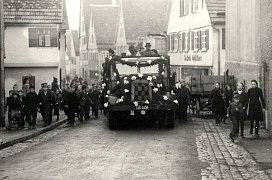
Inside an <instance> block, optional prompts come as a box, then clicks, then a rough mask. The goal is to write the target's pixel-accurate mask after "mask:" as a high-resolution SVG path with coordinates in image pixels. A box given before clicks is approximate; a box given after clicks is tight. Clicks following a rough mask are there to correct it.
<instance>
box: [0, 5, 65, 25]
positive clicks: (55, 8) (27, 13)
mask: <svg viewBox="0 0 272 180" xmlns="http://www.w3.org/2000/svg"><path fill="white" fill-rule="evenodd" d="M62 16H63V0H4V18H5V22H6V23H54V24H61V23H62V22H63V19H62Z"/></svg>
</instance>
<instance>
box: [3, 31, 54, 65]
mask: <svg viewBox="0 0 272 180" xmlns="http://www.w3.org/2000/svg"><path fill="white" fill-rule="evenodd" d="M42 27H45V26H42ZM28 28H29V26H11V27H10V26H8V27H7V28H6V29H5V51H6V60H5V63H9V64H10V63H39V64H44V65H46V64H47V65H48V63H49V64H50V63H51V64H52V63H54V64H59V50H58V47H31V48H30V47H29V41H28ZM15 65H16V64H15Z"/></svg>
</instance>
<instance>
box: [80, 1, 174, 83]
mask: <svg viewBox="0 0 272 180" xmlns="http://www.w3.org/2000/svg"><path fill="white" fill-rule="evenodd" d="M81 3H82V4H81V16H80V35H79V37H80V61H81V62H82V64H83V66H82V72H83V73H82V74H83V77H84V78H85V79H88V80H89V82H98V80H99V79H100V77H99V76H100V74H101V66H102V63H103V62H104V59H105V57H107V56H108V50H109V49H110V48H112V49H113V50H115V52H116V54H118V55H121V54H122V53H127V52H128V47H129V45H135V46H137V45H138V43H140V42H142V39H141V38H142V37H144V36H147V35H148V34H163V33H165V32H166V30H167V24H168V19H169V13H170V6H171V2H170V0H156V1H154V0H138V1H131V0H122V1H121V0H82V1H81ZM97 74H98V75H99V76H96V75H97Z"/></svg>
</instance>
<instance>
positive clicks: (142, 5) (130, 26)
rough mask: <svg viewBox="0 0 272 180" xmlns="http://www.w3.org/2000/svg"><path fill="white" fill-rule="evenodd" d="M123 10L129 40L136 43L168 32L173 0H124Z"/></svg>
mask: <svg viewBox="0 0 272 180" xmlns="http://www.w3.org/2000/svg"><path fill="white" fill-rule="evenodd" d="M123 10H124V21H125V28H126V37H127V40H128V41H135V40H137V39H138V37H141V36H146V35H148V34H161V33H164V32H166V31H167V26H168V20H169V16H170V11H171V0H137V1H134V0H123Z"/></svg>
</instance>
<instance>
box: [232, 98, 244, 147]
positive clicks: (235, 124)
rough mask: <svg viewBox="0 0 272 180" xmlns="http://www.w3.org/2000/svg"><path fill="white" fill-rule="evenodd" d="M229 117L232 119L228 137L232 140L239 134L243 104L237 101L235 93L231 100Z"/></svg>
mask: <svg viewBox="0 0 272 180" xmlns="http://www.w3.org/2000/svg"><path fill="white" fill-rule="evenodd" d="M230 108H231V119H232V131H231V133H230V139H231V141H232V142H234V139H235V138H237V137H238V135H239V124H240V121H242V118H243V116H242V115H243V105H242V103H241V102H240V101H239V96H238V95H237V94H235V95H234V96H233V102H232V103H231V104H230Z"/></svg>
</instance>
